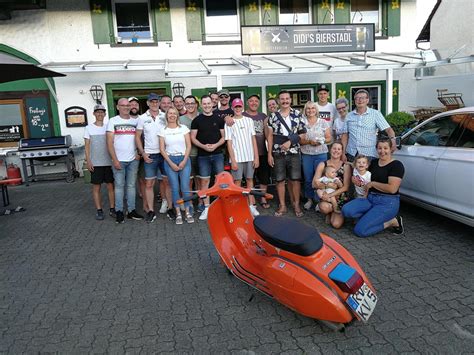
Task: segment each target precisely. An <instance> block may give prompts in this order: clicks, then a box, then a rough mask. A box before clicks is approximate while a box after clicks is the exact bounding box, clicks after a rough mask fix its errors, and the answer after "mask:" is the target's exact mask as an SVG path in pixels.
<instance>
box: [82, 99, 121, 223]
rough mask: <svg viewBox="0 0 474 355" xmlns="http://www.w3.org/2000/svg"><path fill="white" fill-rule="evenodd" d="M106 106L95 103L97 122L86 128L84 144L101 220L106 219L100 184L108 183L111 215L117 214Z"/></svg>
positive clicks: (94, 197) (93, 193)
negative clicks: (105, 120) (105, 119)
mask: <svg viewBox="0 0 474 355" xmlns="http://www.w3.org/2000/svg"><path fill="white" fill-rule="evenodd" d="M105 112H106V110H105V107H104V106H102V105H95V107H94V113H93V114H94V116H95V122H94V123H91V124H88V125H87V126H86V128H85V130H84V144H85V153H86V164H87V170H89V171H90V173H91V183H92V197H93V199H94V204H95V208H96V209H97V212H96V215H95V219H96V220H98V221H101V220H103V219H104V211H103V210H102V198H101V193H100V186H101V185H102V183H106V185H107V191H108V196H109V205H110V210H109V215H110V216H111V217H114V218H115V217H116V215H115V195H114V175H113V172H112V167H111V165H112V161H111V160H110V155H109V152H108V151H107V140H106V128H107V127H106V126H105V125H104V118H105Z"/></svg>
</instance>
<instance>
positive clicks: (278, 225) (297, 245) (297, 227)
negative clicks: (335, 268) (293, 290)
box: [253, 216, 323, 256]
mask: <svg viewBox="0 0 474 355" xmlns="http://www.w3.org/2000/svg"><path fill="white" fill-rule="evenodd" d="M253 226H254V227H255V231H256V232H257V233H258V234H259V235H260V236H261V237H262V238H263V239H264V240H265V241H266V242H268V243H270V244H271V245H273V246H275V247H277V248H280V249H282V250H286V251H289V252H291V253H294V254H297V255H301V256H308V255H311V254H314V253H316V252H317V251H318V250H319V249H321V248H322V247H323V240H322V239H321V236H320V235H319V232H318V230H317V229H316V228H314V227H310V226H307V225H306V224H303V223H301V222H299V221H297V220H295V219H290V218H284V217H274V216H258V217H255V219H254V220H253Z"/></svg>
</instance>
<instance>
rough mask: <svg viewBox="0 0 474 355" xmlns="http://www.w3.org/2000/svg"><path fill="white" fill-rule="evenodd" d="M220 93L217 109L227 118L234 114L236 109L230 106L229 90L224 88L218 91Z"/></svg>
mask: <svg viewBox="0 0 474 355" xmlns="http://www.w3.org/2000/svg"><path fill="white" fill-rule="evenodd" d="M217 94H218V95H219V103H220V106H219V108H218V109H217V110H216V111H215V112H216V114H217V115H218V116H219V117H220V118H222V119H224V120H225V118H226V116H233V115H234V111H233V110H232V109H231V108H230V106H229V101H230V94H229V90H227V89H222V90H219V92H218V93H217Z"/></svg>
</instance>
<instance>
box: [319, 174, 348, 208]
mask: <svg viewBox="0 0 474 355" xmlns="http://www.w3.org/2000/svg"><path fill="white" fill-rule="evenodd" d="M336 175H337V172H336V169H335V168H333V167H332V166H326V167H325V168H324V176H323V177H321V178H320V179H319V182H321V183H323V184H324V185H326V187H325V188H324V189H317V190H316V194H317V195H318V196H319V198H320V199H321V198H322V197H323V195H324V194H330V193H333V192H334V191H336V189H333V188H331V187H328V186H327V185H328V184H336V186H337V188H341V187H342V182H341V180H339V179H338V178H337V177H336ZM329 202H330V203H331V205H332V208H333V210H334V212H336V213H341V210H340V209H339V205H338V204H337V200H336V197H335V196H332V197H330V198H329Z"/></svg>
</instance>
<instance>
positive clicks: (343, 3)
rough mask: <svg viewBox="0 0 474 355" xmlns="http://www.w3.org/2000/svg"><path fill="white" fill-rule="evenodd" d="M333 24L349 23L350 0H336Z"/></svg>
mask: <svg viewBox="0 0 474 355" xmlns="http://www.w3.org/2000/svg"><path fill="white" fill-rule="evenodd" d="M334 17H335V19H334V22H335V23H350V22H351V2H350V0H336V2H335V3H334Z"/></svg>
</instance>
